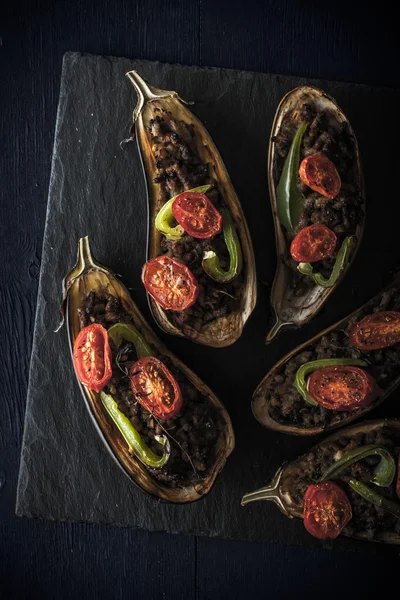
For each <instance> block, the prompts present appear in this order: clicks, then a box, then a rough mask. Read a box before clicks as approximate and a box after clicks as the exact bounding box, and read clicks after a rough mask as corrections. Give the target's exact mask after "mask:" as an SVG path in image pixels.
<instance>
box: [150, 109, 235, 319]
mask: <svg viewBox="0 0 400 600" xmlns="http://www.w3.org/2000/svg"><path fill="white" fill-rule="evenodd" d="M148 130H149V132H150V134H151V146H152V152H153V155H154V159H155V164H156V169H157V177H156V178H155V179H154V183H156V184H159V196H158V203H157V207H156V208H157V210H160V208H162V206H163V205H164V204H165V203H166V202H167V201H168V200H169V199H170V198H173V197H174V196H176V195H177V194H179V193H181V192H184V191H186V190H190V189H193V188H195V187H199V186H201V185H206V184H210V185H211V186H212V187H211V189H210V190H209V191H207V193H206V195H207V198H208V199H209V200H210V201H211V202H212V203H213V204H214V206H215V207H216V208H217V209H219V210H220V209H221V208H222V207H223V206H224V204H223V200H222V197H221V194H220V193H219V190H218V183H217V182H216V181H215V179H213V178H212V177H211V176H210V175H209V169H208V165H207V164H204V163H203V162H202V160H201V158H200V156H199V153H198V151H197V145H196V144H197V142H196V136H195V131H194V127H193V125H192V124H190V123H185V122H184V121H179V120H176V119H174V118H173V117H172V115H171V113H169V112H167V111H165V110H161V109H159V108H155V109H154V111H153V118H152V119H151V120H150V123H149V127H148ZM161 248H162V251H163V252H164V253H165V254H167V255H168V256H171V257H172V258H176V259H178V260H180V261H182V262H183V263H185V264H186V265H187V266H188V267H189V269H190V270H191V271H192V273H193V274H194V276H195V277H196V279H197V282H198V284H199V287H200V293H199V296H198V299H197V301H196V303H195V304H194V305H193V306H191V307H190V308H188V309H186V310H184V311H168V317H169V319H170V320H171V322H172V323H173V324H174V325H175V326H177V327H180V326H182V325H184V324H187V325H189V326H190V327H193V328H194V329H196V330H198V331H200V330H201V329H202V327H203V326H204V324H206V323H209V322H211V321H213V320H214V319H218V318H220V317H225V316H227V315H229V314H231V313H232V312H233V311H235V310H237V308H238V301H239V294H240V287H241V285H242V283H243V277H242V276H241V275H239V276H238V277H236V278H235V279H234V280H233V281H232V282H230V283H224V284H221V283H217V282H215V281H213V280H212V279H210V278H209V277H208V276H207V275H206V273H205V272H204V270H203V268H202V266H201V262H202V258H203V255H204V252H205V251H207V250H213V251H214V252H216V253H217V255H218V256H219V257H220V259H221V265H222V267H223V268H225V269H227V268H228V267H229V254H228V251H227V248H226V245H225V242H224V239H223V235H222V234H219V235H217V236H215V237H214V238H210V239H205V240H201V239H196V238H193V237H191V236H190V235H188V234H184V235H183V236H182V237H181V238H180V239H179V240H177V241H171V240H167V239H166V238H165V237H164V236H162V241H161Z"/></svg>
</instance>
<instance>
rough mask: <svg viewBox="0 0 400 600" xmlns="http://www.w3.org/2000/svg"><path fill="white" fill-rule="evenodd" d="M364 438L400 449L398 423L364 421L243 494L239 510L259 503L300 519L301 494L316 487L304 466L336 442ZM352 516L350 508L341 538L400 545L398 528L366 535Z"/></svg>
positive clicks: (399, 529)
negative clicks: (385, 441) (383, 440)
mask: <svg viewBox="0 0 400 600" xmlns="http://www.w3.org/2000/svg"><path fill="white" fill-rule="evenodd" d="M363 436H376V438H377V439H379V438H380V436H384V437H386V438H389V439H391V440H392V442H393V446H394V447H395V448H397V450H398V449H399V447H400V421H398V420H397V419H377V420H374V421H364V422H363V423H361V424H359V425H352V426H351V427H346V428H344V429H341V430H340V431H338V432H335V433H334V434H332V435H330V436H329V437H327V438H325V439H324V440H323V441H322V442H319V443H318V444H316V445H315V446H313V447H312V448H311V450H310V451H309V452H308V453H306V454H303V455H302V456H300V457H299V458H298V459H297V460H294V461H292V462H289V463H285V464H284V465H283V466H282V467H280V468H279V469H278V471H277V472H276V474H275V476H274V477H273V479H272V481H271V484H270V485H268V486H266V487H263V488H260V489H259V490H256V491H255V492H250V493H249V494H245V495H244V496H243V498H242V506H244V505H246V504H249V503H250V502H256V501H259V500H266V501H272V502H274V503H275V504H276V505H277V506H278V507H279V509H280V511H281V512H282V513H283V514H284V515H285V516H287V517H289V518H293V517H297V518H299V519H302V518H303V508H304V493H305V491H306V489H307V487H308V485H310V484H312V483H316V482H315V481H313V480H312V479H310V478H309V477H308V476H307V475H306V474H305V473H304V465H305V464H307V463H308V461H310V462H311V464H312V461H314V460H315V457H318V456H319V455H322V456H325V455H326V452H327V451H328V450H329V445H330V444H332V443H333V444H334V443H335V442H337V441H339V440H341V441H343V440H348V441H352V440H354V442H355V443H356V442H357V439H360V438H361V437H363ZM339 445H340V443H339ZM355 447H356V446H355ZM335 460H336V458H335V457H334V456H332V463H333V462H334V461H335ZM299 485H300V486H301V488H302V489H301V490H299ZM395 486H396V483H395V481H394V482H393V484H392V488H393V490H394V489H395ZM372 487H375V486H372ZM376 490H377V491H378V493H381V492H379V488H376ZM394 495H395V494H394ZM371 506H374V505H371ZM374 508H375V507H374ZM377 510H378V509H377ZM379 510H381V509H379ZM354 513H355V511H354V508H353V521H350V523H349V526H347V527H346V528H345V529H344V530H343V532H342V534H341V535H344V536H346V537H351V538H353V539H359V540H365V541H373V542H383V543H386V544H396V545H399V544H400V527H398V532H397V531H387V530H384V529H383V528H381V530H379V527H378V528H377V529H376V530H375V531H371V530H370V531H367V530H365V529H364V530H363V529H362V528H360V529H359V528H357V523H356V520H355V518H354V517H355V514H354ZM379 516H381V513H378V518H379ZM396 529H397V527H396Z"/></svg>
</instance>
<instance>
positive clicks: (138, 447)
mask: <svg viewBox="0 0 400 600" xmlns="http://www.w3.org/2000/svg"><path fill="white" fill-rule="evenodd" d="M100 398H101V401H102V403H103V405H104V407H105V409H106V410H107V412H108V414H109V415H110V417H111V418H112V420H113V421H114V423H115V425H116V426H117V427H118V429H119V431H120V433H121V434H122V436H123V438H124V440H125V441H126V443H127V444H128V446H129V448H130V449H131V450H132V451H133V453H134V454H135V456H137V458H138V459H139V460H140V461H141V462H142V463H144V464H145V465H147V466H148V467H154V468H156V469H159V468H161V467H163V466H164V465H165V464H166V463H167V461H168V459H169V457H170V454H171V448H170V444H169V441H168V438H167V437H166V436H165V435H162V436H159V435H156V436H154V439H155V440H156V441H157V442H158V443H159V444H161V446H164V453H163V455H162V456H158V455H157V454H155V453H154V452H153V451H152V450H150V448H149V447H148V446H147V444H145V443H144V441H143V440H142V438H141V436H140V434H139V432H138V431H137V430H136V429H135V428H134V426H133V425H132V423H131V422H130V420H129V419H128V417H126V416H125V415H124V413H122V412H121V411H120V410H119V408H118V404H117V403H116V402H115V400H114V398H113V397H112V396H110V395H109V394H105V393H104V392H100Z"/></svg>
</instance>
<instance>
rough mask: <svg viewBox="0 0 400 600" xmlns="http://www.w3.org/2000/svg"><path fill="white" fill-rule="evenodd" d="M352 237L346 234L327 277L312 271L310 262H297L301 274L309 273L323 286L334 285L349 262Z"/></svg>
mask: <svg viewBox="0 0 400 600" xmlns="http://www.w3.org/2000/svg"><path fill="white" fill-rule="evenodd" d="M353 242H354V238H353V236H348V237H346V238H345V239H344V240H343V243H342V245H341V247H340V250H339V252H338V253H337V257H336V260H335V264H334V265H333V269H332V273H331V274H330V277H329V278H328V279H325V277H324V276H323V275H321V273H314V272H313V268H312V266H311V265H310V263H299V265H298V267H297V269H298V270H299V271H300V273H302V274H303V275H310V276H311V277H312V278H313V279H314V281H315V283H316V284H317V285H320V286H321V287H323V288H329V287H332V286H333V285H335V283H336V282H337V280H338V279H339V277H340V275H341V273H342V271H343V269H344V268H345V267H346V265H347V263H348V262H349V258H350V254H351V250H352V247H353Z"/></svg>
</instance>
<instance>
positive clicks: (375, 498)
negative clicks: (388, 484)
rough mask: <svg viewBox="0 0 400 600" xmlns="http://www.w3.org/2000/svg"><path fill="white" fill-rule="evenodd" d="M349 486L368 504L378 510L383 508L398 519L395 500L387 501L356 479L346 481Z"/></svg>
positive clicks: (398, 507)
mask: <svg viewBox="0 0 400 600" xmlns="http://www.w3.org/2000/svg"><path fill="white" fill-rule="evenodd" d="M348 484H349V486H350V487H351V489H352V490H354V491H355V492H356V493H357V494H359V495H360V496H362V497H363V498H364V499H365V500H368V502H372V504H375V506H379V508H383V510H386V512H388V513H390V514H391V515H393V516H395V517H397V518H398V519H400V503H399V502H396V501H395V500H389V499H388V498H384V497H383V496H381V495H380V494H378V493H377V492H375V491H374V490H371V488H370V487H368V486H367V485H365V483H362V482H361V481H358V480H357V479H353V478H351V479H350V480H349V481H348Z"/></svg>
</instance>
